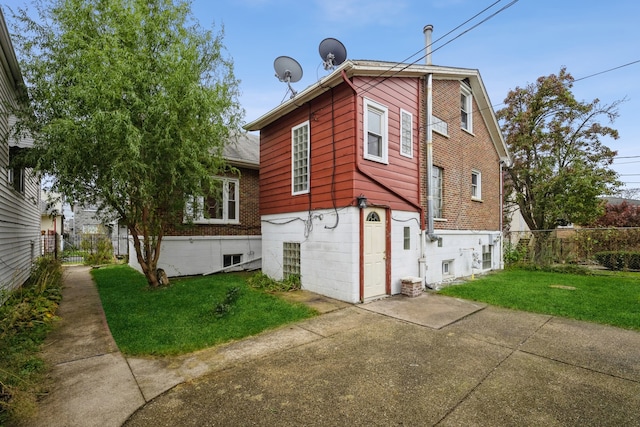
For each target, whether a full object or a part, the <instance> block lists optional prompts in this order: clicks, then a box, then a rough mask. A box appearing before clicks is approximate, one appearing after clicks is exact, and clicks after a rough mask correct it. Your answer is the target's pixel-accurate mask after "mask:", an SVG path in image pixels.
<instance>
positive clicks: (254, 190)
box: [167, 168, 261, 236]
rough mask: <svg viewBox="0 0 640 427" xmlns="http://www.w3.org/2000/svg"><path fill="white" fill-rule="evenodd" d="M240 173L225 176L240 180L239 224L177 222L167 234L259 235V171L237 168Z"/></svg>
mask: <svg viewBox="0 0 640 427" xmlns="http://www.w3.org/2000/svg"><path fill="white" fill-rule="evenodd" d="M239 170H240V175H237V174H233V175H232V174H227V175H226V176H229V177H233V178H239V180H240V224H193V225H189V224H179V225H177V226H176V227H175V228H174V229H172V230H170V231H169V232H167V236H259V235H260V233H261V231H260V203H259V201H260V189H259V185H260V183H259V179H260V173H259V171H257V170H254V169H246V168H239Z"/></svg>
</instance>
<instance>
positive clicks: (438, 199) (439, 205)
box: [431, 166, 444, 218]
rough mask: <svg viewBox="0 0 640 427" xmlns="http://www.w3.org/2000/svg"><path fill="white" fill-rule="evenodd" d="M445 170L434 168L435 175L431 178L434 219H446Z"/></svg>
mask: <svg viewBox="0 0 640 427" xmlns="http://www.w3.org/2000/svg"><path fill="white" fill-rule="evenodd" d="M443 176H444V169H442V168H441V167H438V166H434V167H433V173H432V177H431V184H432V185H433V188H432V189H431V202H432V203H433V216H434V218H444V214H443V212H442V211H443V206H444V202H443V197H442V193H443V187H444V179H443Z"/></svg>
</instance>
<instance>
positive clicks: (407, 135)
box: [400, 109, 413, 157]
mask: <svg viewBox="0 0 640 427" xmlns="http://www.w3.org/2000/svg"><path fill="white" fill-rule="evenodd" d="M400 154H401V155H403V156H405V157H413V114H411V113H410V112H408V111H406V110H403V109H400Z"/></svg>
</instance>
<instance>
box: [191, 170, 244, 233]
mask: <svg viewBox="0 0 640 427" xmlns="http://www.w3.org/2000/svg"><path fill="white" fill-rule="evenodd" d="M189 219H190V220H192V221H193V223H194V224H238V223H239V222H240V221H239V219H240V181H239V180H238V179H236V178H215V181H214V183H213V187H212V188H211V190H210V191H209V193H208V194H207V196H200V197H193V196H191V197H189V199H188V200H187V220H189Z"/></svg>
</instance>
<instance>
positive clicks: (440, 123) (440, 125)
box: [431, 115, 449, 137]
mask: <svg viewBox="0 0 640 427" xmlns="http://www.w3.org/2000/svg"><path fill="white" fill-rule="evenodd" d="M431 129H433V131H434V132H437V133H439V134H440V135H442V136H446V137H449V124H448V123H447V122H445V121H444V120H442V119H440V118H438V117H436V116H434V115H432V116H431Z"/></svg>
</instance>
